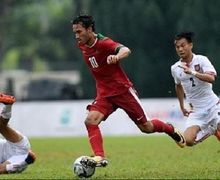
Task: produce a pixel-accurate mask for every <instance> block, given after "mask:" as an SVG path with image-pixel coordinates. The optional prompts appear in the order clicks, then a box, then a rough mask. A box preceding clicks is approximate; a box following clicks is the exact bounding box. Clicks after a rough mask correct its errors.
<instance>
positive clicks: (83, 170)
mask: <svg viewBox="0 0 220 180" xmlns="http://www.w3.org/2000/svg"><path fill="white" fill-rule="evenodd" d="M84 157H86V156H80V157H78V158H77V159H76V160H75V161H74V163H73V172H74V174H75V175H77V176H78V177H80V178H83V177H84V178H88V177H91V176H92V175H93V174H94V173H95V167H90V166H83V165H82V164H81V163H80V161H81V159H82V158H84Z"/></svg>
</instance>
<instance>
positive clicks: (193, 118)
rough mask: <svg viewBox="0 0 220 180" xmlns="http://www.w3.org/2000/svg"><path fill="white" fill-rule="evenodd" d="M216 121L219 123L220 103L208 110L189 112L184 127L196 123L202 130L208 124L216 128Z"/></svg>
mask: <svg viewBox="0 0 220 180" xmlns="http://www.w3.org/2000/svg"><path fill="white" fill-rule="evenodd" d="M218 123H220V103H218V104H216V105H215V106H213V107H212V108H210V109H208V110H203V109H201V110H200V111H196V112H193V113H190V115H189V117H188V118H187V120H186V128H188V127H191V126H195V125H197V126H199V127H200V128H201V130H202V131H204V130H205V129H207V128H208V127H209V126H212V127H213V128H214V129H215V130H216V129H217V125H218Z"/></svg>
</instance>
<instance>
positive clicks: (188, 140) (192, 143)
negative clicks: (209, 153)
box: [185, 138, 195, 146]
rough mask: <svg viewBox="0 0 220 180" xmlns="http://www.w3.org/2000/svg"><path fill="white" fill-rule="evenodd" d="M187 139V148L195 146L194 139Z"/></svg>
mask: <svg viewBox="0 0 220 180" xmlns="http://www.w3.org/2000/svg"><path fill="white" fill-rule="evenodd" d="M185 139H186V145H187V146H193V145H194V144H195V139H194V138H185Z"/></svg>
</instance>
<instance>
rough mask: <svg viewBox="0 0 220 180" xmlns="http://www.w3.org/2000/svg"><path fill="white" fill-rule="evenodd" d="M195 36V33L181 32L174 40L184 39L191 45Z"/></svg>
mask: <svg viewBox="0 0 220 180" xmlns="http://www.w3.org/2000/svg"><path fill="white" fill-rule="evenodd" d="M194 36H195V33H194V32H181V33H179V34H177V35H176V36H175V38H174V40H180V39H182V38H185V39H186V40H187V41H188V42H189V43H191V42H192V41H193V37H194Z"/></svg>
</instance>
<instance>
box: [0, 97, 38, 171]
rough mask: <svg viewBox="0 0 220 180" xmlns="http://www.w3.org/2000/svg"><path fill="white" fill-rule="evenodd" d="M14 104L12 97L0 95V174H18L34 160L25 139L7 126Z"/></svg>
mask: <svg viewBox="0 0 220 180" xmlns="http://www.w3.org/2000/svg"><path fill="white" fill-rule="evenodd" d="M14 102H15V98H14V97H13V96H9V95H5V94H0V103H3V104H4V106H3V109H2V112H1V113H0V133H1V135H2V136H3V137H4V139H2V138H0V174H3V173H20V172H22V171H23V170H25V169H26V168H27V166H28V165H29V164H32V163H34V161H35V158H36V157H35V154H34V153H33V152H32V151H31V150H30V142H29V140H28V139H27V137H25V136H24V135H22V134H21V133H19V132H17V131H16V130H14V129H13V128H11V127H10V126H9V125H8V121H9V119H10V118H11V108H12V104H13V103H14Z"/></svg>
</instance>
